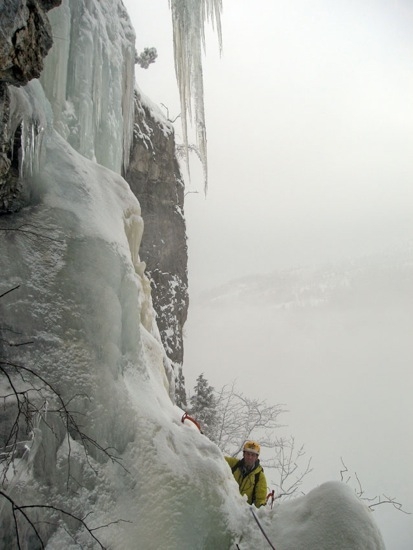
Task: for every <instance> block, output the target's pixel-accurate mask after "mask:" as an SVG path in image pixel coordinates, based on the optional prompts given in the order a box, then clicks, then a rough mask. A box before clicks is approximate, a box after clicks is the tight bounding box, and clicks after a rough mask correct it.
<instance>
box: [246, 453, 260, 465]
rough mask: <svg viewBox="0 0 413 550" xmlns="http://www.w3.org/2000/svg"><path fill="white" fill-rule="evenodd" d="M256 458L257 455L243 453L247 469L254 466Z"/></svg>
mask: <svg viewBox="0 0 413 550" xmlns="http://www.w3.org/2000/svg"><path fill="white" fill-rule="evenodd" d="M257 458H258V455H257V454H256V453H250V452H249V451H244V462H245V465H246V466H247V467H248V468H251V466H254V464H255V461H256V460H257Z"/></svg>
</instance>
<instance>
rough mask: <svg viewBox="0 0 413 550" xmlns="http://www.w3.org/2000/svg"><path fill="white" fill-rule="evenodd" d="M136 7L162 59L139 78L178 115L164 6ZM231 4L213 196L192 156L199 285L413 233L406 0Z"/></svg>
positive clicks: (207, 67) (208, 71)
mask: <svg viewBox="0 0 413 550" xmlns="http://www.w3.org/2000/svg"><path fill="white" fill-rule="evenodd" d="M128 3H130V4H131V3H132V2H130V1H129V2H126V4H128ZM333 4H334V7H332V6H333ZM134 6H136V7H135V8H134V12H135V13H136V14H137V18H136V19H135V29H136V33H137V49H138V51H141V50H142V49H143V48H144V47H145V46H152V45H153V46H155V47H156V48H157V49H158V54H159V58H158V60H157V61H156V63H155V64H154V65H152V66H151V67H150V68H149V69H148V70H147V71H145V70H141V69H138V74H137V77H138V82H139V84H140V86H141V88H142V89H143V91H144V92H145V93H147V94H148V95H149V96H150V97H151V99H152V100H154V101H155V102H158V103H164V104H165V105H166V106H167V107H168V109H169V114H170V117H171V118H173V117H174V116H176V114H178V113H179V110H180V108H179V102H178V94H177V89H176V85H175V75H174V68H173V60H172V48H171V24H170V13H169V10H168V6H167V2H166V0H165V1H160V0H158V1H157V2H151V3H148V2H143V1H138V2H134ZM223 6H224V9H223V18H222V22H223V39H224V48H223V55H222V58H220V57H219V53H218V46H217V38H216V36H215V35H214V34H213V32H212V31H210V32H209V33H208V36H207V56H206V58H205V60H204V82H205V105H206V121H207V135H208V151H209V192H208V196H207V199H206V200H205V199H204V198H203V196H202V180H201V176H200V173H199V170H197V161H196V159H193V162H192V171H193V174H194V176H193V178H192V183H191V184H188V189H189V190H190V189H192V190H197V191H199V195H195V194H194V195H189V196H188V198H187V204H186V216H187V220H188V234H189V239H190V240H189V246H190V253H191V257H190V269H191V284H192V290H193V291H196V290H197V289H198V288H199V289H202V288H204V286H205V285H213V284H215V283H217V282H222V281H225V280H227V279H228V278H232V277H236V276H238V275H244V274H247V273H254V272H262V271H268V270H271V269H273V268H279V267H289V266H292V265H297V264H298V265H300V264H302V263H305V264H307V263H312V262H318V261H326V260H327V261H328V260H332V259H337V258H342V257H351V256H353V255H359V254H365V253H371V252H375V251H380V250H383V249H386V248H389V247H394V245H395V244H396V243H398V242H399V241H400V240H406V239H411V237H412V234H413V216H412V215H411V214H412V206H411V205H412V204H413V185H412V180H413V164H412V161H411V157H412V151H413V131H412V129H413V103H412V99H411V98H412V97H413V93H412V92H413V71H412V51H413V34H412V32H411V28H412V23H413V10H412V7H411V4H410V2H407V1H402V0H394V1H391V2H389V1H387V0H386V1H380V0H374V1H373V0H372V1H370V0H364V1H361V2H360V0H357V1H356V0H354V1H348V2H345V3H332V2H331V1H327V0H317V1H316V0H313V1H310V2H308V1H304V0H296V1H294V2H288V3H287V2H279V1H275V0H257V1H256V2H254V3H253V4H252V3H249V2H246V1H240V0H237V1H234V0H232V1H231V0H226V1H225V0H224V2H223ZM142 14H144V19H142V21H141V22H140V20H139V17H138V16H139V15H140V17H142ZM176 131H177V139H178V141H179V139H180V135H179V134H180V129H179V126H178V125H176ZM198 168H199V167H198ZM206 266H208V270H207V271H208V273H207V274H206ZM206 278H207V280H206Z"/></svg>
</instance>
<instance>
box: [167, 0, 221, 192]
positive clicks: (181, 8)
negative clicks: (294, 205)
mask: <svg viewBox="0 0 413 550" xmlns="http://www.w3.org/2000/svg"><path fill="white" fill-rule="evenodd" d="M169 6H170V8H171V12H172V25H173V35H174V57H175V73H176V79H177V81H178V88H179V96H180V101H181V117H182V132H183V139H184V145H185V149H186V160H187V165H188V166H189V162H188V116H189V118H190V120H192V113H193V108H192V106H193V107H194V114H195V125H196V139H197V146H198V149H199V153H200V158H201V162H202V166H203V169H204V189H205V193H206V191H207V188H208V164H207V137H206V127H205V109H204V84H203V76H202V47H203V48H204V50H205V22H206V21H211V23H212V25H213V26H214V27H215V26H216V30H217V34H218V41H219V47H220V51H221V50H222V32H221V11H222V0H169Z"/></svg>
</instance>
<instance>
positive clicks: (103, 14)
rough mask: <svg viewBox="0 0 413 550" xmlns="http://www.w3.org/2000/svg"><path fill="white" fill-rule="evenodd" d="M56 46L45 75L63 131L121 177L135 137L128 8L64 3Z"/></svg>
mask: <svg viewBox="0 0 413 550" xmlns="http://www.w3.org/2000/svg"><path fill="white" fill-rule="evenodd" d="M49 17H50V20H51V23H52V28H53V37H54V45H53V47H52V49H51V51H50V53H49V55H48V58H47V60H46V64H45V69H44V71H43V73H42V75H41V82H42V84H43V87H44V90H45V93H46V96H47V97H48V99H49V100H50V102H51V104H52V107H53V115H54V126H55V128H56V129H57V131H58V132H59V133H60V134H61V135H62V136H63V137H64V138H65V139H66V140H67V141H68V142H69V143H70V145H72V147H74V148H75V149H76V150H77V151H78V152H79V153H81V154H82V155H84V156H85V157H87V158H89V159H92V160H96V161H97V162H98V163H99V164H102V165H103V166H106V167H107V168H110V169H111V170H114V171H115V172H118V173H120V172H121V170H122V169H124V168H125V167H126V166H127V163H128V160H129V152H130V146H131V140H132V131H133V88H134V64H135V33H134V30H133V28H132V26H131V23H130V20H129V17H128V15H127V13H126V11H125V8H124V7H123V4H122V2H119V1H117V2H108V1H102V2H100V3H98V2H85V1H84V0H63V2H62V5H61V6H60V7H58V8H56V9H54V10H52V11H51V12H50V14H49Z"/></svg>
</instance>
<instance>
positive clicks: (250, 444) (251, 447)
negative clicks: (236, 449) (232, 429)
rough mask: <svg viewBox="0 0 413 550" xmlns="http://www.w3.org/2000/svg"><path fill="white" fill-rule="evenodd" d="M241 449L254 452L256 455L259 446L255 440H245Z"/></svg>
mask: <svg viewBox="0 0 413 550" xmlns="http://www.w3.org/2000/svg"><path fill="white" fill-rule="evenodd" d="M242 450H243V451H244V452H245V451H247V452H249V453H255V454H256V455H259V454H260V450H261V447H260V445H259V443H257V442H256V441H246V442H245V443H244V447H243V448H242Z"/></svg>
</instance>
